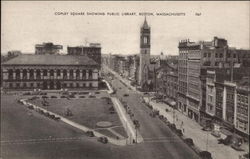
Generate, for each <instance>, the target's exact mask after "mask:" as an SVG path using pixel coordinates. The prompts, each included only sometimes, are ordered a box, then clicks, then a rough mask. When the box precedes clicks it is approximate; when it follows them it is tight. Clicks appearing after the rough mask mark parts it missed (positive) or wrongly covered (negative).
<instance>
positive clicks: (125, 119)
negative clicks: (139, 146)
mask: <svg viewBox="0 0 250 159" xmlns="http://www.w3.org/2000/svg"><path fill="white" fill-rule="evenodd" d="M111 100H112V102H113V103H114V107H115V109H116V111H117V113H118V115H119V117H120V120H121V121H122V124H123V127H124V128H125V130H126V132H127V134H128V139H129V141H128V143H129V144H132V141H133V140H135V141H136V140H137V143H140V142H143V138H142V136H141V134H140V133H139V131H136V130H135V126H134V124H133V122H132V120H131V119H130V117H129V115H128V114H127V113H126V110H125V109H124V107H123V105H122V103H121V102H120V101H119V100H118V99H117V98H115V97H112V98H111Z"/></svg>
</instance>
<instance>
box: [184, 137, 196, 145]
mask: <svg viewBox="0 0 250 159" xmlns="http://www.w3.org/2000/svg"><path fill="white" fill-rule="evenodd" d="M184 142H185V143H186V144H187V145H188V146H194V141H193V139H191V138H186V139H185V140H184Z"/></svg>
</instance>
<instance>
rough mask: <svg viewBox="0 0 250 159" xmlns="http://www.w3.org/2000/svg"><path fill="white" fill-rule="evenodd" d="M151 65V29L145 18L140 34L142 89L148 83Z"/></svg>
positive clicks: (140, 76)
mask: <svg viewBox="0 0 250 159" xmlns="http://www.w3.org/2000/svg"><path fill="white" fill-rule="evenodd" d="M149 65H150V27H149V26H148V23H147V19H146V17H145V20H144V23H143V25H142V27H141V32H140V68H139V81H138V82H139V83H138V84H139V85H140V86H141V88H143V86H144V85H145V82H147V81H148V71H149Z"/></svg>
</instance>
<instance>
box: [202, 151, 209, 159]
mask: <svg viewBox="0 0 250 159" xmlns="http://www.w3.org/2000/svg"><path fill="white" fill-rule="evenodd" d="M199 155H200V157H201V158H202V159H212V155H211V153H210V152H208V151H202V152H200V153H199Z"/></svg>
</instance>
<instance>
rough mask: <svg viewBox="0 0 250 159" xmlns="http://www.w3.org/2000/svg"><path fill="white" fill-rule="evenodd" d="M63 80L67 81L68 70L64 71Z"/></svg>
mask: <svg viewBox="0 0 250 159" xmlns="http://www.w3.org/2000/svg"><path fill="white" fill-rule="evenodd" d="M63 79H67V70H63Z"/></svg>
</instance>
